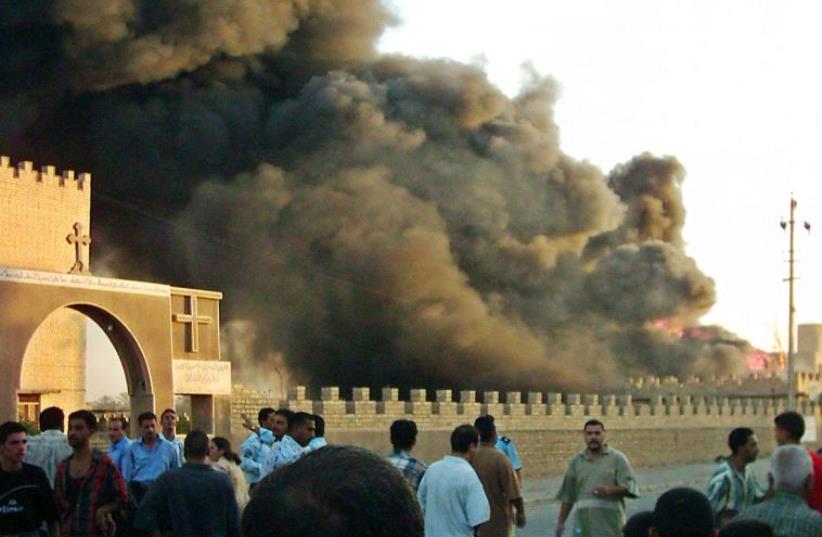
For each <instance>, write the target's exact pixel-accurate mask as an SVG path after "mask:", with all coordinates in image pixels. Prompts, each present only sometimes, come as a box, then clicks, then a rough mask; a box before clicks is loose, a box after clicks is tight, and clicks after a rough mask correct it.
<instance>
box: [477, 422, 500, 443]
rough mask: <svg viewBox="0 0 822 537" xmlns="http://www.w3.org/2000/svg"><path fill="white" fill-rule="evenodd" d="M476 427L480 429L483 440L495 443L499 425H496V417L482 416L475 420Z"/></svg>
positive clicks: (481, 439)
mask: <svg viewBox="0 0 822 537" xmlns="http://www.w3.org/2000/svg"><path fill="white" fill-rule="evenodd" d="M474 427H476V429H477V430H478V431H479V435H480V441H481V442H484V443H486V444H493V443H494V442H496V441H497V426H496V425H494V418H492V417H488V416H480V417H479V418H477V419H475V420H474Z"/></svg>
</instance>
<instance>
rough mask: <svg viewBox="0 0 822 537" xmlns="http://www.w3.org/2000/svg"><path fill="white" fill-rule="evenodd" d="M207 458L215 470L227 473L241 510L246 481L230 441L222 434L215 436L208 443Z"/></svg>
mask: <svg viewBox="0 0 822 537" xmlns="http://www.w3.org/2000/svg"><path fill="white" fill-rule="evenodd" d="M208 459H209V462H210V463H211V466H212V467H213V468H214V469H215V470H217V471H218V472H223V473H224V474H226V475H228V478H229V480H230V481H231V485H232V486H233V487H234V497H235V498H237V505H238V506H239V507H240V511H242V510H243V508H244V507H245V504H247V503H248V483H246V480H245V475H244V474H243V471H242V470H241V469H240V457H239V455H237V454H236V453H234V452H233V451H231V442H229V441H228V440H227V439H225V438H223V437H222V436H215V437H214V438H213V439H212V440H211V443H210V444H209V445H208Z"/></svg>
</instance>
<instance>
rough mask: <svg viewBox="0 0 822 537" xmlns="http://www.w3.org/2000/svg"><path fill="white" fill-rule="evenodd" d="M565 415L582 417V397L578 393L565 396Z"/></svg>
mask: <svg viewBox="0 0 822 537" xmlns="http://www.w3.org/2000/svg"><path fill="white" fill-rule="evenodd" d="M565 415H566V416H584V415H585V407H584V406H582V396H580V395H579V394H578V393H568V394H565Z"/></svg>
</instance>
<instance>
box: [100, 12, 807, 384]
mask: <svg viewBox="0 0 822 537" xmlns="http://www.w3.org/2000/svg"><path fill="white" fill-rule="evenodd" d="M391 5H392V6H393V9H394V10H395V12H396V14H397V15H398V18H399V19H400V20H401V22H400V23H399V24H398V25H397V26H396V27H394V28H392V29H390V30H388V31H387V32H386V33H385V34H384V36H383V38H382V40H381V42H380V49H381V51H383V52H386V53H402V54H406V55H411V56H415V57H428V58H441V57H447V58H452V59H455V60H459V61H463V62H468V63H474V64H479V65H483V66H484V68H485V70H486V72H487V73H488V76H489V78H490V79H491V80H492V81H493V82H494V83H495V84H497V85H498V86H499V87H500V88H501V89H502V90H503V91H504V92H505V93H507V94H509V95H512V96H513V95H515V94H516V93H517V91H518V88H519V86H520V83H521V81H522V80H523V79H524V71H523V66H524V65H525V64H530V65H532V66H533V67H534V68H535V69H536V70H537V71H538V72H539V73H540V74H542V75H548V76H551V77H553V78H554V79H555V80H557V82H558V83H559V86H560V88H561V92H560V98H559V101H558V103H557V105H556V109H555V117H556V121H557V123H558V124H559V127H560V133H561V139H562V147H563V150H564V151H565V152H566V153H567V154H569V155H571V156H573V157H575V158H578V159H587V160H590V161H591V162H593V163H594V164H596V165H598V166H599V167H600V168H602V169H603V171H605V172H607V171H609V170H610V169H611V168H613V166H614V165H616V164H618V163H621V162H624V161H627V160H628V159H630V158H631V157H632V156H634V155H636V154H638V153H641V152H643V151H650V152H652V153H655V154H657V155H675V156H676V157H677V158H678V159H679V160H680V161H681V162H682V163H683V164H684V166H685V168H686V169H687V171H688V176H687V178H686V180H685V183H684V185H683V195H684V198H685V205H686V207H687V209H688V217H687V222H686V226H685V239H686V241H687V243H688V247H687V248H688V253H689V254H690V255H691V256H693V257H694V258H695V259H696V261H697V263H698V265H699V266H700V267H701V269H702V270H703V271H704V272H705V273H707V274H708V275H710V276H711V277H713V278H714V279H715V281H716V287H717V297H718V298H717V303H716V305H715V306H714V308H713V309H712V310H711V312H710V313H709V314H708V315H706V316H705V317H704V318H703V319H702V321H703V322H704V323H717V324H721V325H723V326H725V327H726V328H728V329H730V330H732V331H733V332H736V333H737V334H739V335H740V336H742V337H745V338H747V339H749V340H750V341H751V342H752V343H753V344H754V345H756V346H758V347H760V348H763V349H765V350H774V349H776V348H777V347H779V346H781V348H782V349H785V350H787V336H786V334H787V296H788V292H787V284H786V283H785V282H784V281H783V279H784V278H785V277H786V276H787V272H788V266H787V262H786V261H787V258H788V236H787V234H786V233H785V232H783V231H782V229H781V228H780V226H779V223H780V220H781V219H783V218H785V219H787V217H788V215H789V200H790V196H791V193H793V194H794V195H795V196H796V198H797V201H798V207H797V220H799V222H800V225H799V226H798V228H797V233H796V247H797V254H796V257H797V265H796V270H797V276H798V277H799V280H798V281H797V282H796V320H797V322H798V323H822V2H819V1H818V0H816V1H814V0H786V1H782V2H776V1H768V2H765V1H756V0H745V1H740V0H723V1H722V2H713V1H709V0H704V1H695V0H693V1H673V0H652V1H651V0H624V1H621V2H613V1H605V0H586V1H577V2H570V1H565V2H556V1H553V0H542V1H537V0H533V1H524V0H506V1H505V2H498V1H489V0H473V1H470V2H469V1H464V0H448V1H443V0H436V1H434V0H402V1H401V0H396V1H393V2H391ZM805 220H807V221H809V222H810V223H811V225H812V231H811V233H810V234H808V233H806V232H805V230H804V229H803V228H802V226H801V222H803V221H805ZM88 336H89V337H88V342H89V343H88V351H89V367H88V371H89V381H88V385H89V387H90V388H91V387H94V391H90V392H89V394H88V398H89V399H94V398H96V397H99V395H102V394H103V393H112V394H116V393H119V392H120V391H124V390H125V379H124V377H123V376H122V373H121V371H122V370H121V368H119V364H118V363H117V358H116V355H114V351H113V348H111V347H110V345H108V344H107V342H106V339H105V335H104V334H103V332H102V331H100V330H99V329H97V328H96V327H92V328H90V330H89V334H88ZM777 340H778V341H777ZM111 365H117V367H116V368H111V367H110V366H111ZM112 369H115V370H116V371H118V372H120V373H119V375H120V376H118V375H117V374H113V375H112V374H111V371H112ZM95 375H96V376H95ZM98 392H99V393H98Z"/></svg>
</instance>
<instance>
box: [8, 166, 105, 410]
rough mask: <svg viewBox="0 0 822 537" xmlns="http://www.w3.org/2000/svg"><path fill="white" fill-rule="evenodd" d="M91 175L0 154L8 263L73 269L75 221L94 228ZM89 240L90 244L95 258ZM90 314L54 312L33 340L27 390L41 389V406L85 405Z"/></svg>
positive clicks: (26, 369) (24, 386) (85, 253)
mask: <svg viewBox="0 0 822 537" xmlns="http://www.w3.org/2000/svg"><path fill="white" fill-rule="evenodd" d="M90 213H91V178H90V176H89V175H88V174H79V175H77V176H75V174H74V172H72V171H64V172H62V173H60V174H59V175H58V174H57V172H56V171H55V170H54V168H53V167H51V166H44V167H42V168H40V169H39V170H36V169H35V167H34V165H33V164H32V163H30V162H22V163H20V164H18V165H17V166H11V164H10V162H9V159H8V157H0V267H13V268H22V269H30V270H42V271H49V272H61V273H66V272H69V271H70V270H71V268H72V267H73V266H74V262H75V260H76V252H75V246H74V245H73V244H70V243H69V242H68V241H67V240H66V237H67V236H68V235H70V234H74V228H73V226H74V224H75V223H76V222H79V223H80V224H82V226H83V234H84V235H87V234H89V233H90ZM88 255H89V248H88V247H84V249H83V260H84V261H85V262H88V259H89V258H88ZM85 367H86V365H85V318H84V317H83V316H82V315H80V314H79V313H76V312H74V311H71V310H67V309H66V310H60V311H57V312H54V313H53V314H52V315H50V316H49V317H48V318H47V319H46V320H45V322H44V323H43V324H42V325H41V326H40V328H39V329H38V331H37V332H36V334H35V336H34V338H33V339H32V341H31V342H30V343H29V346H28V349H27V351H26V356H25V360H24V363H23V371H22V374H21V390H20V391H21V392H23V393H40V394H42V395H41V408H45V407H48V406H59V407H61V408H62V409H64V410H65V411H66V413H68V412H69V411H71V410H75V409H77V408H83V407H84V406H85V386H86V370H85Z"/></svg>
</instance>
